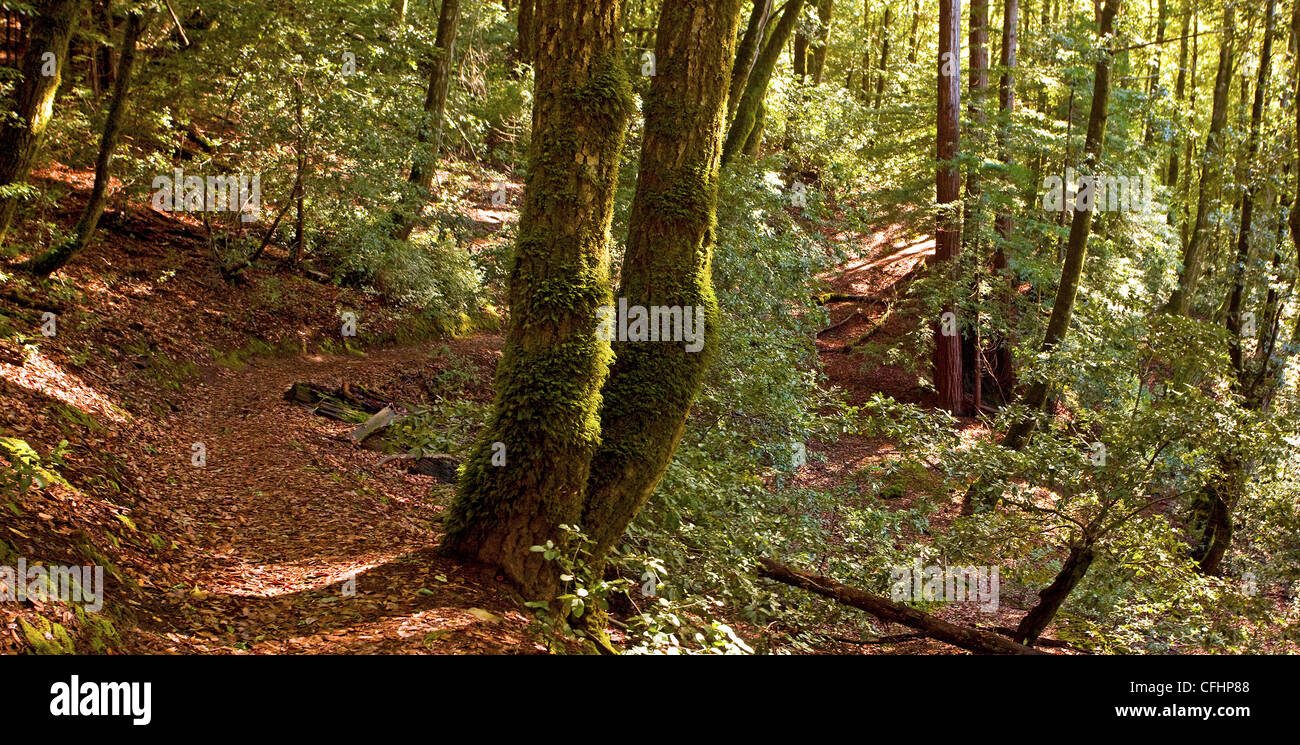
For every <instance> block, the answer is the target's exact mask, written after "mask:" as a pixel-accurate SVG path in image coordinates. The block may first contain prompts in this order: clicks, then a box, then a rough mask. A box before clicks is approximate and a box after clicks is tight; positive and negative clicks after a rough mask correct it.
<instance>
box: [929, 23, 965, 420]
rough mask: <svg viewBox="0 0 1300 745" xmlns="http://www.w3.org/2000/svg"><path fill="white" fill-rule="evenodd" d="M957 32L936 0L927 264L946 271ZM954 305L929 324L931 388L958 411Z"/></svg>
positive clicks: (955, 244)
mask: <svg viewBox="0 0 1300 745" xmlns="http://www.w3.org/2000/svg"><path fill="white" fill-rule="evenodd" d="M960 33H961V0H939V58H938V84H939V99H938V108H937V112H936V115H937V125H938V126H937V129H938V139H937V159H938V161H939V167H938V168H937V169H936V170H935V192H936V195H937V201H938V204H939V209H940V210H941V212H940V215H939V222H938V225H937V226H936V229H935V250H934V259H933V262H932V263H933V265H934V266H935V270H936V271H939V272H948V273H952V272H953V271H954V269H953V267H955V266H956V265H957V255H958V254H959V253H960V252H961V209H960V205H959V204H957V202H958V199H959V198H960V196H961V173H960V171H959V167H958V165H957V147H958V138H959V136H960V135H959V133H958V127H959V115H958V110H959V108H960V107H961V70H960V64H959V60H958V54H959V53H960V51H961V49H960V41H959V40H958V35H959V34H960ZM945 73H946V74H945ZM956 310H957V309H956V305H954V304H953V303H952V302H951V301H949V302H947V303H945V304H944V306H943V309H942V316H941V318H940V319H939V320H936V321H935V322H934V323H933V328H934V387H935V390H936V391H938V394H939V397H938V406H939V408H941V409H946V410H947V411H950V412H952V413H953V414H954V415H955V416H961V415H964V414H965V413H966V411H965V408H966V407H965V400H964V398H965V397H964V396H963V395H962V394H963V391H962V365H961V328H960V324H959V323H955V322H953V321H952V320H947V321H945V320H944V318H943V317H944V316H947V317H948V318H949V319H955V318H956ZM948 314H952V315H951V316H949V315H948ZM945 331H946V332H948V333H945Z"/></svg>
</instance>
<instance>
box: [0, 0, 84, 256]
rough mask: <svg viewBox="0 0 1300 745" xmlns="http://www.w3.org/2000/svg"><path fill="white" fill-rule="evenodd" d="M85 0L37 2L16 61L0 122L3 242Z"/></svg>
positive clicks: (0, 237) (51, 110)
mask: <svg viewBox="0 0 1300 745" xmlns="http://www.w3.org/2000/svg"><path fill="white" fill-rule="evenodd" d="M83 9H84V0H43V1H42V2H40V3H38V4H37V7H36V17H35V18H34V19H33V21H32V26H31V34H30V37H29V39H28V44H27V51H26V52H25V53H24V54H23V58H22V61H21V62H20V63H19V66H18V73H19V75H20V77H19V79H18V80H17V81H15V83H14V89H13V93H12V94H11V95H10V100H8V101H6V104H7V105H6V106H5V107H4V108H5V111H6V116H5V117H4V119H3V121H2V122H0V245H4V241H5V238H6V236H7V235H8V233H9V227H10V225H11V224H12V223H13V218H14V212H15V211H16V210H17V208H18V198H17V195H16V194H15V193H14V190H15V189H16V188H18V187H19V186H20V185H21V184H22V183H23V182H24V181H25V180H26V178H27V172H28V171H29V170H31V167H32V161H34V160H35V159H36V153H37V151H38V150H40V147H41V141H42V140H43V139H44V138H45V128H46V127H47V126H49V123H50V119H51V117H53V115H54V97H55V95H56V94H57V93H58V91H59V83H60V82H61V81H62V80H63V68H64V65H65V64H66V63H67V61H68V41H69V40H71V39H72V32H73V31H74V30H75V29H76V27H77V21H78V20H79V19H80V18H81V14H82V10H83Z"/></svg>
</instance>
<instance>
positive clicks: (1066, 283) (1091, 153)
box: [1003, 0, 1120, 450]
mask: <svg viewBox="0 0 1300 745" xmlns="http://www.w3.org/2000/svg"><path fill="white" fill-rule="evenodd" d="M1119 5H1120V0H1106V5H1105V6H1104V7H1103V8H1102V11H1101V18H1100V25H1099V26H1100V33H1099V34H1098V37H1099V38H1100V39H1102V40H1103V43H1109V42H1108V41H1104V40H1106V38H1107V37H1108V36H1110V34H1111V30H1112V29H1113V28H1114V22H1115V15H1116V14H1117V13H1118V12H1119ZM1113 56H1114V53H1113V52H1108V53H1107V54H1106V55H1105V56H1104V57H1102V58H1101V59H1100V60H1098V61H1097V63H1096V64H1095V65H1094V66H1093V82H1092V109H1091V111H1090V112H1089V114H1088V135H1087V138H1086V139H1085V140H1084V146H1083V160H1082V162H1081V163H1080V164H1079V165H1080V171H1081V172H1082V173H1083V174H1086V175H1093V176H1096V175H1098V169H1099V167H1100V165H1101V159H1102V154H1103V152H1104V146H1105V140H1106V118H1107V115H1108V113H1109V104H1110V89H1111V81H1110V63H1111V58H1112V57H1113ZM1092 215H1093V210H1091V209H1086V210H1083V209H1081V210H1075V212H1074V218H1073V219H1072V220H1071V222H1070V237H1069V239H1068V241H1067V242H1066V249H1065V262H1064V265H1063V266H1062V267H1061V282H1060V284H1059V285H1058V286H1057V290H1056V299H1055V301H1054V302H1053V303H1052V315H1051V317H1050V318H1049V319H1048V321H1047V331H1046V333H1045V334H1044V336H1043V343H1042V345H1040V346H1039V348H1038V351H1039V354H1040V356H1044V357H1045V356H1047V355H1049V354H1050V353H1051V352H1052V350H1053V349H1055V348H1056V346H1057V345H1058V344H1060V343H1061V341H1062V340H1063V339H1064V338H1065V334H1066V332H1067V331H1069V329H1070V317H1071V316H1072V315H1073V313H1074V300H1075V297H1076V296H1077V295H1078V292H1079V281H1080V280H1081V279H1082V277H1083V263H1084V260H1085V259H1086V258H1087V256H1088V235H1089V234H1090V233H1091V232H1092ZM1048 393H1049V389H1048V386H1047V383H1046V382H1045V381H1041V380H1040V381H1037V382H1035V383H1033V384H1032V385H1031V386H1030V388H1029V390H1028V391H1027V392H1026V393H1025V398H1024V403H1025V405H1026V406H1028V407H1029V410H1030V412H1031V414H1030V416H1028V417H1026V418H1025V419H1023V420H1021V421H1020V422H1019V423H1018V424H1016V425H1015V426H1014V427H1012V428H1011V430H1010V431H1009V432H1008V433H1007V436H1006V439H1005V440H1004V441H1003V445H1004V446H1005V447H1009V448H1011V449H1013V450H1019V449H1020V448H1021V447H1022V446H1023V445H1024V442H1025V439H1026V438H1027V437H1028V436H1029V433H1030V432H1031V431H1032V430H1033V427H1034V425H1035V417H1034V416H1033V413H1034V412H1038V411H1041V410H1042V409H1043V407H1044V406H1046V404H1047V397H1048Z"/></svg>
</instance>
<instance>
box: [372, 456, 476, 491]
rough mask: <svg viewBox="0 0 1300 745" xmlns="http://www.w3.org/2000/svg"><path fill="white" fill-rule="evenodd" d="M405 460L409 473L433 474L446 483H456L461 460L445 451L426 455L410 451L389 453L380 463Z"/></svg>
mask: <svg viewBox="0 0 1300 745" xmlns="http://www.w3.org/2000/svg"><path fill="white" fill-rule="evenodd" d="M395 460H397V461H405V462H406V472H407V473H418V474H423V475H425V476H432V477H434V478H435V479H437V480H438V481H441V482H442V483H444V484H454V483H456V478H457V474H456V469H457V467H459V466H460V462H459V461H457V460H456V459H455V458H453V457H451V456H450V455H444V454H443V453H428V454H425V455H412V454H410V453H401V454H399V455H387V456H384V457H383V458H381V459H380V460H379V465H381V466H382V465H384V464H385V463H389V462H391V461H395Z"/></svg>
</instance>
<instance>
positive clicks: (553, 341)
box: [443, 0, 633, 600]
mask: <svg viewBox="0 0 1300 745" xmlns="http://www.w3.org/2000/svg"><path fill="white" fill-rule="evenodd" d="M620 18H621V14H620V12H619V2H618V0H554V2H550V3H547V4H546V5H544V6H543V8H542V12H540V13H538V25H537V37H536V41H537V49H536V52H537V66H536V71H535V79H536V83H535V85H534V89H535V93H534V99H533V126H532V132H533V134H532V138H531V141H530V143H529V148H528V160H529V168H528V176H527V180H526V182H525V186H524V199H523V209H522V212H521V214H520V219H519V228H518V238H517V239H516V244H515V251H514V256H513V259H512V262H511V268H510V274H509V280H508V284H509V288H508V301H509V307H510V320H509V322H508V324H507V329H506V336H505V345H504V350H503V353H502V358H501V361H500V363H499V364H498V366H497V374H496V385H495V389H496V399H495V401H494V403H493V411H492V415H491V418H490V420H489V422H488V424H487V426H486V427H484V429H483V431H482V433H481V435H480V437H479V439H478V441H477V442H476V443H475V445H474V447H473V449H472V451H471V453H470V456H469V458H468V459H467V461H466V463H465V466H464V470H463V472H462V476H461V481H460V484H459V487H458V490H457V495H456V499H455V500H454V501H453V503H452V505H451V507H450V508H449V510H448V517H447V519H446V521H445V524H446V527H447V534H446V538H445V539H444V543H443V546H444V548H445V549H446V550H447V551H448V552H450V553H453V554H457V555H460V556H464V557H468V558H472V559H477V560H479V561H482V562H485V563H487V564H490V565H493V566H496V567H499V568H500V569H501V571H502V573H503V574H504V575H505V576H506V577H508V578H509V579H510V581H512V582H513V583H515V584H516V585H517V586H518V587H519V589H520V591H521V592H522V593H523V594H524V595H525V596H526V597H528V598H530V599H534V600H537V599H550V598H552V597H554V594H555V591H556V590H557V589H558V587H559V576H558V569H557V567H556V566H555V562H548V561H545V560H544V559H543V558H542V555H541V554H540V553H536V552H533V551H530V550H529V549H530V547H531V546H534V545H541V544H545V543H546V541H547V540H552V541H554V542H555V543H556V544H557V545H560V546H563V545H564V544H565V542H566V541H565V538H564V536H563V535H561V531H560V529H559V526H560V525H562V524H569V525H572V524H576V523H577V522H578V521H579V520H580V519H581V517H582V509H583V499H584V493H585V489H586V484H587V479H588V476H589V475H590V465H591V458H592V456H593V455H594V454H595V451H596V446H597V444H598V443H599V440H600V431H599V422H598V407H599V404H600V388H601V385H602V384H603V383H604V381H605V376H606V374H607V372H608V365H609V361H610V348H609V344H608V342H606V341H603V340H602V339H601V338H600V337H599V336H598V334H597V328H596V323H595V319H596V315H597V314H596V309H597V308H598V307H601V306H605V305H608V304H609V300H610V293H609V228H610V220H611V218H612V215H613V203H614V189H615V186H616V184H617V180H618V166H619V155H620V152H621V150H622V145H623V138H624V132H625V131H626V125H627V120H628V117H629V116H630V114H631V111H632V108H633V103H632V101H633V99H632V90H631V84H630V82H629V81H628V77H627V70H626V65H625V63H624V60H623V59H622V44H621V31H622V29H621V28H620V25H619V20H620ZM503 458H504V460H502V459H503ZM494 461H496V463H498V464H501V463H504V464H503V465H494Z"/></svg>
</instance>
